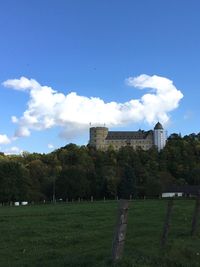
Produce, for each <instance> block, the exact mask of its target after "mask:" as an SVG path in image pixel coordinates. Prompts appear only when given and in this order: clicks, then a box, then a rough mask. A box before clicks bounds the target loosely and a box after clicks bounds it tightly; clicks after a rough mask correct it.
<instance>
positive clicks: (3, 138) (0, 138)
mask: <svg viewBox="0 0 200 267" xmlns="http://www.w3.org/2000/svg"><path fill="white" fill-rule="evenodd" d="M9 143H10V139H9V138H8V136H7V135H6V134H0V145H7V144H9Z"/></svg>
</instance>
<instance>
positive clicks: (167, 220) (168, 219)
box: [161, 198, 174, 248]
mask: <svg viewBox="0 0 200 267" xmlns="http://www.w3.org/2000/svg"><path fill="white" fill-rule="evenodd" d="M173 204H174V202H173V198H171V199H170V200H169V201H168V205H167V214H166V217H165V222H164V227H163V234H162V237H161V247H162V248H164V246H165V245H166V242H167V237H168V233H169V228H170V222H171V215H172V209H173Z"/></svg>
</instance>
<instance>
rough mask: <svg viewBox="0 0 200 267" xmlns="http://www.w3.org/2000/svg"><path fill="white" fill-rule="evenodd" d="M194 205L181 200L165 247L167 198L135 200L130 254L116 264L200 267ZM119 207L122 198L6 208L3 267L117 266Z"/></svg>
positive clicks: (0, 240)
mask: <svg viewBox="0 0 200 267" xmlns="http://www.w3.org/2000/svg"><path fill="white" fill-rule="evenodd" d="M194 205H195V201H194V200H175V202H174V209H173V214H172V221H171V228H170V232H169V236H168V242H167V245H166V248H165V249H161V248H160V237H161V234H162V229H163V223H164V218H165V214H166V208H167V201H166V200H135V201H132V202H130V208H129V215H128V230H127V236H126V244H125V248H124V255H123V259H122V260H121V261H120V262H118V263H117V264H116V265H115V266H120V267H128V266H130V267H133V266H134V267H135V266H141V267H145V266H152V267H154V266H166V267H170V266H180V267H181V266H182V267H186V266H188V267H189V266H190V267H192V266H194V267H195V266H198V267H199V266H200V226H199V228H198V233H197V234H196V236H194V237H191V236H190V230H191V221H192V214H193V210H194ZM117 208H118V203H117V201H106V202H103V201H102V202H101V201H98V202H93V203H91V202H82V203H75V202H74V203H71V204H67V203H66V204H65V203H63V204H60V203H59V204H54V205H53V204H43V205H31V206H20V207H9V206H4V207H0V231H1V232H0V266H1V267H9V266H10V267H15V266H17V267H18V266H19V267H24V266H34V267H35V266H41V267H45V266H48V267H51V266H52V267H56V266H59V267H63V266H69V267H72V266H73V267H83V266H91V267H97V266H98V267H100V266H101V267H103V266H113V265H112V262H111V259H110V256H111V247H112V239H113V233H114V227H115V223H116V215H117Z"/></svg>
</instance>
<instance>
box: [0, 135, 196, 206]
mask: <svg viewBox="0 0 200 267" xmlns="http://www.w3.org/2000/svg"><path fill="white" fill-rule="evenodd" d="M171 184H177V185H183V184H190V185H197V184H200V134H198V135H195V134H191V135H189V136H185V137H183V138H182V137H181V136H180V135H177V134H172V135H171V136H170V137H169V139H168V142H167V145H166V147H165V148H164V149H163V150H162V151H161V152H160V153H159V152H158V151H157V150H156V148H155V147H153V148H152V149H150V150H149V151H143V150H141V149H138V150H136V151H134V150H133V149H132V148H131V147H128V146H127V147H124V148H121V149H120V150H119V151H114V150H113V149H112V147H110V148H109V150H108V151H105V152H104V151H97V150H95V149H94V148H92V147H87V146H81V147H78V146H76V145H74V144H69V145H67V146H65V147H63V148H60V149H58V150H55V151H54V152H52V153H50V154H37V153H33V154H30V153H28V152H24V153H23V154H22V155H12V156H6V155H4V154H3V153H1V154H0V202H10V201H23V200H28V201H42V200H52V198H53V195H55V197H56V198H57V199H63V200H65V199H69V200H71V199H78V198H84V199H88V198H90V197H91V196H93V197H94V199H102V198H103V197H106V198H115V197H116V196H119V197H125V196H128V197H129V196H130V195H132V196H133V197H144V196H147V197H156V196H159V195H160V193H161V192H162V190H163V189H164V188H165V187H166V186H167V185H171ZM54 193H55V194H54Z"/></svg>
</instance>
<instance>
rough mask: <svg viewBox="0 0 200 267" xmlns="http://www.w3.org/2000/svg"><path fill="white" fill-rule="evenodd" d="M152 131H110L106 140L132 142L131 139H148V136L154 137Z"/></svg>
mask: <svg viewBox="0 0 200 267" xmlns="http://www.w3.org/2000/svg"><path fill="white" fill-rule="evenodd" d="M152 133H153V132H152V131H147V132H145V131H141V130H139V131H134V132H133V131H125V132H124V131H109V132H108V135H107V137H106V140H124V139H125V140H127V139H128V140H130V139H146V138H147V136H149V135H151V136H152Z"/></svg>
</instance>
